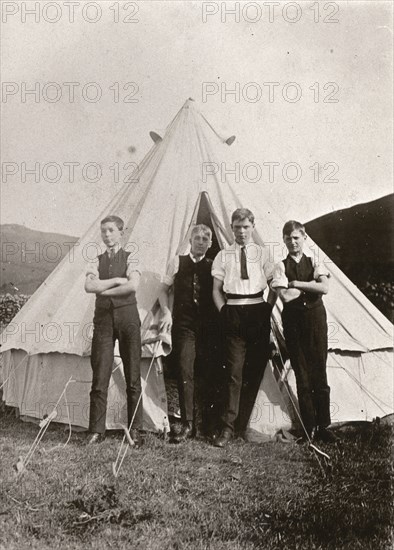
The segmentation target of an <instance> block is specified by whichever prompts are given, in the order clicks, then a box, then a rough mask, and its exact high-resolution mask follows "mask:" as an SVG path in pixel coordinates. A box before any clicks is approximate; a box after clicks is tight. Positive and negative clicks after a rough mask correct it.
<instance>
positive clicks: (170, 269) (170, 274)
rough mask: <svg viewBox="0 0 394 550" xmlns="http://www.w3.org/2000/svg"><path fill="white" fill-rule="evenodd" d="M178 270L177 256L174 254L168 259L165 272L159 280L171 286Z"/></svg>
mask: <svg viewBox="0 0 394 550" xmlns="http://www.w3.org/2000/svg"><path fill="white" fill-rule="evenodd" d="M178 270H179V256H174V258H172V259H171V260H170V261H169V263H168V266H167V271H166V274H165V275H164V277H163V278H162V280H161V282H162V283H164V284H166V285H168V286H172V285H173V284H174V280H175V275H176V274H177V273H178Z"/></svg>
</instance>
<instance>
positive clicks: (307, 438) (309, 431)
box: [296, 428, 317, 445]
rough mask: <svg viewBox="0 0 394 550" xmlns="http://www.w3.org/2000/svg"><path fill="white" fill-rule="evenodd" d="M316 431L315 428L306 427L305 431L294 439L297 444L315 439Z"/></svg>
mask: <svg viewBox="0 0 394 550" xmlns="http://www.w3.org/2000/svg"><path fill="white" fill-rule="evenodd" d="M316 433H317V431H316V428H310V429H307V430H306V433H305V432H304V433H303V434H302V435H301V436H300V437H299V438H298V439H296V443H297V445H302V444H303V443H310V442H313V441H315V439H316ZM307 434H308V435H307Z"/></svg>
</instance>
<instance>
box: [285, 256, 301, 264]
mask: <svg viewBox="0 0 394 550" xmlns="http://www.w3.org/2000/svg"><path fill="white" fill-rule="evenodd" d="M304 256H305V254H302V255H301V256H300V257H299V258H295V257H294V256H290V254H288V255H287V257H288V258H290V260H293V262H295V263H296V264H299V263H300V261H301V260H302V258H303V257H304Z"/></svg>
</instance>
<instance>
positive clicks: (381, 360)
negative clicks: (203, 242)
mask: <svg viewBox="0 0 394 550" xmlns="http://www.w3.org/2000/svg"><path fill="white" fill-rule="evenodd" d="M152 139H153V140H154V145H153V146H152V148H151V150H150V151H149V152H148V154H147V155H146V156H145V158H144V159H143V161H142V162H141V164H140V166H139V168H138V170H137V171H136V172H135V173H134V174H133V178H132V180H133V183H130V184H126V185H125V186H124V187H123V188H122V189H121V190H120V191H119V192H118V193H117V194H116V196H115V197H114V198H113V199H112V201H111V202H110V204H108V205H107V206H106V207H105V209H104V210H103V212H102V213H101V214H100V216H99V217H98V218H97V220H95V221H94V223H93V224H92V225H91V227H90V228H89V229H88V230H87V231H86V233H85V235H84V236H83V237H82V238H81V239H80V240H79V241H78V243H77V244H76V245H75V247H74V248H73V249H72V250H71V252H70V254H69V255H68V256H67V257H66V258H65V259H64V260H63V261H62V262H61V263H60V264H59V266H58V267H57V268H56V269H55V270H54V271H53V272H52V274H51V275H50V276H49V277H48V278H47V279H46V280H45V282H44V283H43V284H42V285H41V286H40V288H39V289H38V290H37V291H36V292H35V294H34V295H33V296H32V297H31V298H30V300H29V301H28V302H27V303H26V305H25V306H24V307H23V308H22V310H21V311H20V312H19V313H18V315H17V316H16V317H15V318H14V320H13V322H12V323H11V324H10V325H9V327H7V329H6V330H5V331H4V332H3V334H2V350H3V364H4V368H3V379H4V380H5V381H6V383H5V385H4V400H5V402H6V404H7V405H12V406H15V407H17V408H18V409H19V410H20V413H21V415H22V417H23V416H30V417H34V418H42V417H43V415H44V414H46V413H48V412H50V410H51V408H53V405H54V403H56V401H57V399H58V397H59V396H60V394H61V392H62V390H63V388H64V385H65V384H66V382H67V380H68V379H69V377H70V376H71V375H72V376H73V379H74V382H73V383H72V384H70V385H69V387H68V389H67V395H66V398H67V401H66V400H65V399H62V401H61V403H60V404H59V407H58V410H57V412H58V414H57V417H56V421H58V422H65V423H66V422H68V421H69V419H70V420H71V422H72V423H73V424H75V425H78V426H85V427H86V426H87V424H88V410H89V390H90V381H91V369H90V358H89V354H90V341H91V328H92V325H91V322H92V318H93V309H94V299H95V298H94V296H92V295H90V294H86V293H85V292H84V279H85V271H86V265H87V262H88V261H89V260H90V259H92V258H93V257H94V256H95V255H96V254H97V252H98V250H99V248H100V247H101V239H100V232H99V221H100V219H102V218H103V217H104V216H105V215H108V214H116V215H118V216H120V217H122V218H123V219H124V220H125V222H126V227H125V235H124V246H125V248H126V249H127V250H131V251H132V253H133V256H134V257H135V260H136V261H138V262H140V265H141V266H142V270H143V276H142V282H141V285H140V288H139V290H138V294H137V300H138V305H139V312H140V317H141V321H142V337H143V341H144V342H145V344H144V346H143V356H144V359H143V368H142V370H143V378H144V383H143V387H144V424H145V428H146V429H149V430H153V431H162V430H167V429H168V419H167V401H166V392H165V386H164V379H163V374H162V360H161V358H162V357H163V356H164V355H166V354H167V353H168V352H169V349H170V346H169V345H168V344H169V342H163V341H160V342H159V344H155V341H156V340H157V339H156V336H157V320H158V306H157V296H158V288H159V283H160V279H161V277H162V275H163V274H164V272H165V268H166V264H167V262H168V260H169V259H170V258H171V257H172V256H173V255H174V254H176V253H185V252H186V251H187V249H188V239H189V234H190V230H191V227H192V225H193V224H194V223H196V222H199V223H200V222H205V223H210V225H211V226H212V228H213V230H214V235H215V242H216V245H217V246H218V247H223V246H224V244H225V243H229V242H231V240H232V233H231V228H230V216H231V213H232V211H233V210H234V209H235V208H238V207H241V206H244V207H249V208H251V209H252V210H253V211H254V213H255V215H256V231H255V235H254V238H255V240H256V241H257V242H260V243H262V244H265V245H266V246H268V247H270V252H271V253H272V255H273V258H274V259H275V261H279V260H280V259H282V257H283V247H282V246H281V229H282V226H283V223H284V221H286V220H287V219H289V218H291V217H293V216H292V212H287V211H286V212H284V211H282V210H281V207H280V204H281V198H280V196H276V195H275V194H274V193H273V192H271V194H269V193H267V192H266V190H264V189H263V188H262V187H261V186H257V185H256V186H253V185H252V184H251V183H248V184H247V185H240V184H238V185H233V184H232V183H230V182H229V181H226V179H225V178H224V177H223V172H222V171H220V170H217V168H218V167H220V166H221V165H223V163H226V164H225V165H226V166H234V160H233V158H232V154H233V155H234V151H233V150H234V146H233V147H231V148H230V147H229V144H231V143H232V142H233V138H230V139H227V142H226V140H225V139H224V138H223V139H222V138H221V137H220V136H219V135H218V134H217V133H216V131H215V130H214V129H213V128H212V127H211V126H210V124H209V123H208V122H207V121H206V119H205V118H204V117H203V115H202V114H201V113H200V112H199V111H198V110H197V109H196V108H195V105H194V102H193V101H192V100H187V101H186V102H185V104H184V105H183V107H182V108H181V110H180V111H179V112H178V114H177V115H176V116H175V118H174V119H173V121H172V122H171V123H170V125H169V126H168V128H167V130H166V132H165V135H163V137H162V138H161V137H160V136H158V135H157V134H155V133H153V134H152ZM235 151H236V150H235ZM207 172H209V173H210V175H207ZM309 248H310V252H311V253H312V254H317V255H318V257H319V260H320V261H322V260H324V261H326V263H327V267H328V269H329V271H330V273H331V285H330V292H329V294H328V295H327V296H326V297H325V304H326V307H327V311H328V321H329V359H328V376H329V383H330V386H331V399H332V407H333V410H332V413H333V414H332V416H333V420H334V421H337V422H339V421H352V420H372V418H374V417H376V416H384V415H386V414H389V413H392V412H393V408H394V407H393V369H392V362H391V360H392V347H393V344H392V325H391V323H390V322H389V321H388V320H387V319H386V318H385V317H384V316H383V315H382V314H381V313H380V312H379V311H378V310H377V309H376V308H375V307H374V306H373V305H372V304H371V303H370V302H369V301H368V300H367V299H366V298H365V297H364V295H363V294H362V293H361V292H360V291H359V290H358V289H357V288H356V287H355V286H354V285H353V284H352V283H351V282H350V281H349V280H348V279H347V278H346V277H345V275H344V274H343V273H342V272H341V271H340V270H339V269H338V268H337V267H336V266H335V265H334V264H333V263H332V262H330V261H329V259H328V258H326V257H325V255H324V254H323V253H322V251H321V250H319V248H318V247H317V246H316V245H315V244H314V243H312V242H311V241H310V240H309ZM279 307H280V306H278V307H276V309H275V312H274V321H275V330H276V332H277V337H278V338H280V331H281V323H280V311H279ZM155 346H156V347H155ZM157 346H158V347H157ZM154 349H157V353H156V356H155V358H154V359H153V370H152V372H151V374H150V377H149V379H148V381H146V374H147V369H148V366H149V364H150V363H151V361H152V354H153V350H154ZM118 363H120V359H119V358H117V361H116V365H118ZM114 368H115V369H116V370H115V372H114V374H113V377H112V380H111V387H110V392H109V404H108V420H107V427H108V428H116V427H119V422H121V421H124V420H125V412H126V411H125V407H124V405H125V397H124V384H123V375H122V372H121V366H118V368H116V367H115V366H114ZM285 378H287V380H288V384H287V383H284V382H283V381H281V380H279V379H278V373H277V372H276V370H275V369H273V367H272V365H270V366H269V368H267V369H266V374H265V377H264V380H263V383H262V387H261V388H260V391H259V395H258V398H257V402H256V407H255V410H254V413H253V415H252V418H251V422H250V436H251V437H252V438H254V439H259V438H264V437H270V436H272V435H273V434H275V433H276V432H277V430H279V429H280V428H288V427H289V426H290V424H291V421H290V420H289V416H290V417H293V418H294V411H293V410H292V405H291V404H290V403H289V398H288V390H289V391H290V392H292V395H293V398H294V395H295V384H294V377H293V374H292V371H291V370H290V371H289V372H288V374H287V376H286V377H285Z"/></svg>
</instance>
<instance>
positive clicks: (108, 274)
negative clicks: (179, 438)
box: [85, 216, 142, 446]
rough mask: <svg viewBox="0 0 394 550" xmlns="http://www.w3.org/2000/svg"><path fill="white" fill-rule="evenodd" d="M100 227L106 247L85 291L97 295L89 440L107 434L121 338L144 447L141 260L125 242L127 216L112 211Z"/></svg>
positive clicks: (131, 413) (130, 411)
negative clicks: (139, 295) (116, 347)
mask: <svg viewBox="0 0 394 550" xmlns="http://www.w3.org/2000/svg"><path fill="white" fill-rule="evenodd" d="M100 227H101V237H102V240H103V242H104V244H105V246H106V251H105V252H104V253H103V254H101V255H99V256H98V258H97V260H96V261H95V262H92V263H91V264H90V265H89V266H88V269H87V273H86V281H85V291H86V292H89V293H94V294H96V306H95V311H94V318H93V326H94V330H93V340H92V351H91V365H92V371H93V380H92V388H91V392H90V415H89V432H90V433H91V436H90V439H89V441H88V443H99V442H100V441H102V440H103V439H104V435H105V420H106V411H107V398H108V386H109V381H110V378H111V373H112V366H113V361H114V344H115V340H116V339H118V341H119V352H120V357H121V359H122V362H123V370H124V375H125V380H126V394H127V416H128V423H129V426H130V423H131V421H132V419H133V417H134V419H133V423H132V426H131V431H130V435H131V438H132V439H133V440H134V442H135V443H136V446H139V445H141V444H142V437H141V435H140V430H141V429H142V402H141V399H140V396H141V378H140V376H141V374H140V360H141V333H140V325H141V323H140V318H139V314H138V309H137V300H136V290H137V288H138V285H139V282H140V276H141V272H140V268H139V267H137V265H136V264H138V261H136V260H135V259H133V258H132V256H131V255H130V252H126V251H125V250H124V249H123V248H122V247H121V246H120V241H121V238H122V235H123V227H124V223H123V220H122V219H121V218H119V217H118V216H107V217H106V218H104V219H103V220H102V221H101V224H100Z"/></svg>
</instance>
